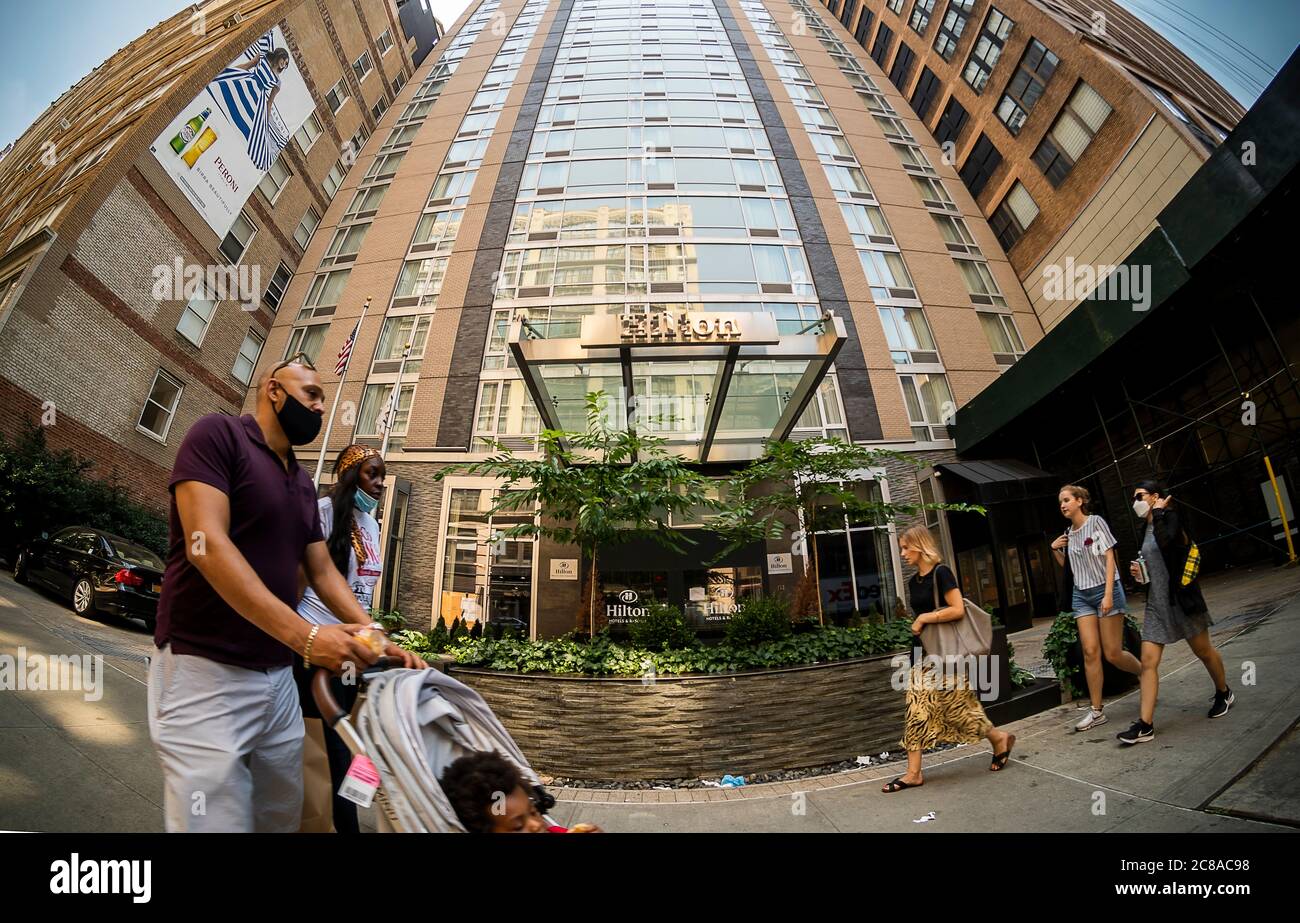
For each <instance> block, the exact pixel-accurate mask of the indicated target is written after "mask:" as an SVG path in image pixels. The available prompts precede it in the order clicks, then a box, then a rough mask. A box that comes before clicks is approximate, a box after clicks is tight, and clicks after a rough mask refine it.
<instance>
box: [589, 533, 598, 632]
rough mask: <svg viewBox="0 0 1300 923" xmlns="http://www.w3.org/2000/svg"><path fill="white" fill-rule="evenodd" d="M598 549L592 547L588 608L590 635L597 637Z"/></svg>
mask: <svg viewBox="0 0 1300 923" xmlns="http://www.w3.org/2000/svg"><path fill="white" fill-rule="evenodd" d="M596 582H597V581H596V549H595V548H593V549H591V598H590V601H589V604H588V609H587V619H588V633H589V637H591V638H595V637H596Z"/></svg>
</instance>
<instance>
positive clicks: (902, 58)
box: [889, 42, 916, 92]
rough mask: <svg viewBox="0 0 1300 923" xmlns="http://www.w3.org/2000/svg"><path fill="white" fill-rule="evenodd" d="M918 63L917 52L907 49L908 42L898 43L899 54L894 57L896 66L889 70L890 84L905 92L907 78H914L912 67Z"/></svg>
mask: <svg viewBox="0 0 1300 923" xmlns="http://www.w3.org/2000/svg"><path fill="white" fill-rule="evenodd" d="M915 63H916V52H914V51H913V50H912V49H911V48H908V47H907V43H906V42H899V43H898V54H896V55H894V66H893V67H891V68H890V69H889V82H890V83H892V84H893V85H894V86H896V87H898V89H899V91H900V92H904V84H906V83H907V78H908V77H910V76H912V65H913V64H915Z"/></svg>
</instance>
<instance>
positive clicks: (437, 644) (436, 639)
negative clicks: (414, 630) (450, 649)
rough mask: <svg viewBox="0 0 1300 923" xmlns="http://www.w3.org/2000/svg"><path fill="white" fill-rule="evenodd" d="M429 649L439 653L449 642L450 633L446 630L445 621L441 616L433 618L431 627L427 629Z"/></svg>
mask: <svg viewBox="0 0 1300 923" xmlns="http://www.w3.org/2000/svg"><path fill="white" fill-rule="evenodd" d="M428 638H429V650H430V651H432V652H433V653H435V654H441V653H442V652H443V651H445V650H446V649H447V645H448V644H450V643H451V635H450V634H449V633H448V632H447V623H446V622H444V621H443V620H442V619H441V618H436V619H434V620H433V627H432V628H430V629H429V635H428Z"/></svg>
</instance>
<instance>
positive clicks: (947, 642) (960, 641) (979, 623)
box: [921, 564, 993, 660]
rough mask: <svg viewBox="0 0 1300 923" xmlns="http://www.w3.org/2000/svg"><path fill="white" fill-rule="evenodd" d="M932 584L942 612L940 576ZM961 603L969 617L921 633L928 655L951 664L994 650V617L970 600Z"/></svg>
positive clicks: (933, 625)
mask: <svg viewBox="0 0 1300 923" xmlns="http://www.w3.org/2000/svg"><path fill="white" fill-rule="evenodd" d="M935 567H938V565H937V564H936V565H935ZM931 573H932V574H933V573H934V572H933V571H931ZM931 583H932V585H933V586H934V608H935V609H936V610H938V609H939V580H938V577H937V575H936V576H935V577H934V578H933V579H932V580H931ZM961 601H962V605H963V606H965V608H966V614H965V616H963V617H962V618H959V619H956V620H955V621H952V622H934V623H931V624H929V625H926V626H925V627H923V628H922V629H921V643H922V644H924V645H925V650H926V653H928V654H934V655H936V656H939V657H942V658H944V659H945V660H948V659H955V658H959V657H971V656H975V657H978V656H981V655H984V654H987V653H989V651H991V650H992V649H993V617H992V616H990V615H989V614H988V613H987V612H985V611H984V610H983V609H981V608H980V607H979V606H977V605H975V604H974V603H973V602H971V601H970V600H969V599H967V598H966V597H964V596H963V597H962V600H961Z"/></svg>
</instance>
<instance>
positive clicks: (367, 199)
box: [343, 183, 389, 219]
mask: <svg viewBox="0 0 1300 923" xmlns="http://www.w3.org/2000/svg"><path fill="white" fill-rule="evenodd" d="M388 185H389V184H388V183H383V184H382V185H379V186H367V187H366V188H365V189H358V190H357V194H356V195H355V196H353V197H352V204H350V205H349V206H348V210H347V211H346V212H345V213H344V215H343V217H344V218H345V219H351V218H369V217H370V216H371V215H373V214H374V213H375V212H376V211H378V210H379V203H380V202H382V201H383V200H384V193H386V192H387V191H388Z"/></svg>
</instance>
